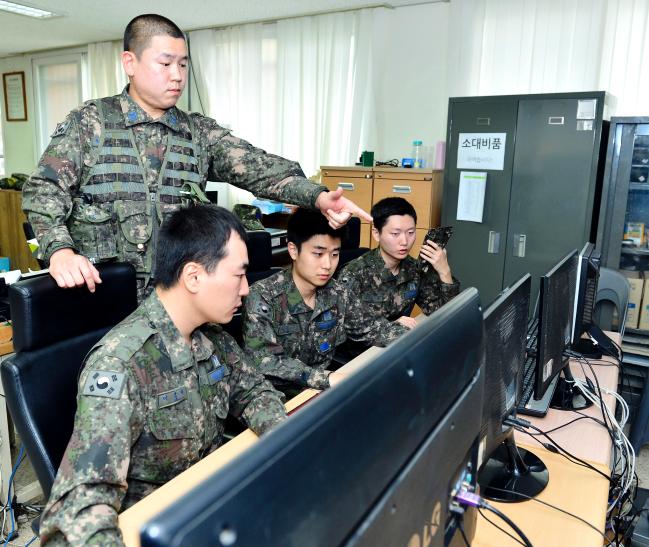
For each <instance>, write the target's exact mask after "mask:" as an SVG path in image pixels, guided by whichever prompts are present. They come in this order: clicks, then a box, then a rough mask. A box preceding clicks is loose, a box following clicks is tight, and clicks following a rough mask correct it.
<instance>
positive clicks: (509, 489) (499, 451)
mask: <svg viewBox="0 0 649 547" xmlns="http://www.w3.org/2000/svg"><path fill="white" fill-rule="evenodd" d="M548 478H549V473H548V468H547V467H546V466H545V464H544V463H543V461H542V460H541V459H540V458H539V457H538V456H536V455H535V454H533V453H532V452H530V451H529V450H525V449H524V448H518V447H517V446H516V442H515V441H514V433H513V431H512V432H511V434H510V435H509V437H507V438H506V439H505V440H504V441H503V442H502V443H500V444H499V445H498V448H496V450H494V452H493V453H492V454H491V456H490V457H489V459H488V460H487V461H486V462H485V463H484V464H483V465H482V467H481V468H480V471H479V473H478V484H479V485H480V495H481V496H482V497H483V498H486V499H489V500H493V501H502V502H506V503H513V502H518V501H525V500H527V499H529V498H533V497H535V496H537V495H538V494H539V493H541V492H542V491H543V489H544V488H545V487H546V486H547V484H548ZM503 490H505V491H503Z"/></svg>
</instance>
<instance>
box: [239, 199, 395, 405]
mask: <svg viewBox="0 0 649 547" xmlns="http://www.w3.org/2000/svg"><path fill="white" fill-rule="evenodd" d="M287 232H288V234H287V237H288V252H289V254H290V256H291V259H292V261H293V265H292V267H291V268H289V269H287V270H283V271H281V272H279V273H277V274H275V275H273V276H271V277H268V278H266V279H264V280H262V281H258V282H257V283H255V284H254V285H253V286H252V287H251V288H250V295H249V296H248V297H247V298H246V301H245V305H244V319H243V321H244V326H243V335H244V342H245V349H246V352H247V353H248V355H249V356H250V358H251V360H252V361H253V362H254V363H255V364H256V365H257V366H258V368H259V370H260V371H261V372H262V373H263V374H265V375H266V378H268V379H269V380H271V381H272V382H273V385H275V387H276V388H277V389H280V390H282V391H284V393H286V394H287V395H293V394H294V392H295V390H296V389H297V390H301V389H303V388H305V387H312V388H315V389H325V388H327V387H329V386H330V385H331V383H332V382H334V383H335V382H336V381H337V380H338V373H334V374H333V375H332V376H330V371H329V370H327V369H328V368H330V367H329V366H330V364H331V361H332V359H333V355H334V352H335V350H336V347H337V346H338V345H340V344H342V343H343V342H344V341H345V340H346V339H347V337H349V338H351V339H352V340H357V341H362V342H367V343H370V344H374V345H376V346H386V345H388V344H389V343H390V342H392V341H393V340H395V339H396V338H397V337H399V336H400V335H401V334H403V333H404V332H406V331H407V330H408V329H407V328H406V327H404V326H403V325H400V324H399V323H390V322H389V321H387V320H386V319H383V318H381V317H377V316H375V315H374V314H373V313H372V312H369V313H368V311H367V310H365V309H363V306H362V304H361V301H360V300H359V298H358V293H357V292H356V291H355V290H354V288H353V287H345V286H343V285H342V284H341V283H340V282H338V281H336V280H335V279H332V276H333V274H334V272H335V271H336V266H337V265H338V259H339V256H338V255H339V252H340V243H341V239H342V234H341V233H340V231H339V230H334V229H333V228H332V227H331V226H329V225H328V224H327V221H326V220H325V218H324V217H323V216H322V215H319V214H318V213H315V212H311V211H306V210H304V209H298V210H297V211H296V212H295V213H294V214H293V215H292V216H291V218H290V219H289V222H288V230H287Z"/></svg>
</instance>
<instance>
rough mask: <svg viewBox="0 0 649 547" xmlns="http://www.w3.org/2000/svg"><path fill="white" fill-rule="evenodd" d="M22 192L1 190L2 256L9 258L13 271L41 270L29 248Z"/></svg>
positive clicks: (0, 251)
mask: <svg viewBox="0 0 649 547" xmlns="http://www.w3.org/2000/svg"><path fill="white" fill-rule="evenodd" d="M21 203H22V192H18V191H16V190H0V256H8V257H9V261H10V267H11V269H12V270H20V271H21V272H27V271H29V268H31V269H32V270H39V269H40V266H39V265H38V262H36V259H35V258H34V257H33V256H32V254H31V252H30V251H29V247H28V246H27V240H26V239H25V232H23V222H25V221H26V220H27V219H26V218H25V215H24V213H23V212H22V209H21Z"/></svg>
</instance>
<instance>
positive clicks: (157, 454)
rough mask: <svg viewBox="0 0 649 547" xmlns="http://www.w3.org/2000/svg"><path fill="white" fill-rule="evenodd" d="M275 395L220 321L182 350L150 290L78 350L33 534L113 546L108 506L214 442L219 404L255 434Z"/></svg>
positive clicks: (116, 540) (123, 502)
mask: <svg viewBox="0 0 649 547" xmlns="http://www.w3.org/2000/svg"><path fill="white" fill-rule="evenodd" d="M282 397H283V396H282V395H281V394H280V393H279V392H277V391H275V390H274V389H273V388H272V386H271V385H270V383H268V382H267V381H265V380H264V379H263V377H262V376H261V375H259V374H258V373H257V372H256V371H255V370H254V369H253V368H252V367H250V366H249V365H248V364H247V362H246V359H245V357H244V355H243V352H242V351H241V349H240V348H239V347H238V346H237V344H236V343H235V342H234V340H233V339H232V338H231V337H230V336H229V335H228V334H226V333H225V332H223V330H222V329H221V328H220V327H218V326H214V325H212V326H210V327H207V326H205V327H202V328H200V329H197V330H196V331H194V333H193V334H192V347H191V349H190V348H189V346H188V345H187V343H186V342H185V341H184V339H183V338H182V336H181V334H180V332H179V331H178V330H177V328H176V327H175V325H174V324H173V322H172V321H171V319H170V318H169V316H168V315H167V312H166V311H165V309H164V307H163V306H162V304H161V302H160V300H159V299H158V296H157V294H156V293H155V291H154V292H153V293H152V294H151V295H150V296H149V297H148V298H147V299H146V300H145V301H144V302H143V303H142V304H141V305H140V307H139V308H138V309H137V310H136V311H135V312H133V313H132V314H131V315H130V316H129V317H127V318H126V319H125V320H124V321H122V323H120V324H119V325H118V326H116V327H115V328H114V329H113V330H112V331H111V332H110V333H108V334H107V335H106V336H105V337H104V338H103V339H102V340H101V341H100V342H99V343H98V344H97V345H96V346H95V347H94V348H93V349H92V350H91V352H90V353H89V354H88V357H87V358H86V364H85V367H84V369H83V371H82V373H81V376H80V379H79V394H78V397H77V413H76V417H75V423H74V432H73V434H72V437H71V439H70V442H69V443H68V447H67V449H66V451H65V455H64V456H63V460H62V462H61V465H60V467H59V472H58V474H57V476H56V480H55V482H54V486H53V488H52V493H51V495H50V499H49V501H48V503H47V505H46V507H45V510H44V512H43V519H42V521H41V527H40V532H41V539H42V540H43V541H51V542H52V544H54V545H59V544H65V542H66V541H67V542H70V543H73V544H85V543H86V542H91V543H92V544H93V545H94V544H102V545H115V544H120V543H121V534H120V531H119V529H118V528H117V512H118V511H120V510H122V509H125V508H128V507H130V506H131V505H132V504H133V503H135V502H137V501H139V500H140V499H141V498H142V497H144V496H145V495H147V494H150V493H151V492H153V491H154V490H155V489H156V488H158V487H159V486H160V485H162V484H164V483H165V482H167V481H168V480H170V479H172V478H174V477H175V476H176V475H178V474H179V473H181V472H182V471H184V470H185V469H187V468H189V467H190V466H191V465H193V464H195V463H196V462H197V461H199V460H200V459H201V458H203V457H204V456H205V455H206V454H208V453H209V452H211V451H212V450H214V449H216V448H217V447H218V446H219V445H220V444H222V442H223V441H222V433H223V421H224V420H225V417H226V416H227V414H228V412H230V413H231V414H233V415H235V416H238V417H241V418H242V419H243V420H245V422H247V424H248V425H249V426H250V427H251V428H252V429H253V431H255V432H256V433H258V434H261V433H264V432H265V431H267V430H268V429H270V428H271V427H272V426H274V425H276V424H277V423H278V422H280V421H281V420H283V419H284V418H285V416H286V413H285V411H284V406H283V404H282V401H281V398H282Z"/></svg>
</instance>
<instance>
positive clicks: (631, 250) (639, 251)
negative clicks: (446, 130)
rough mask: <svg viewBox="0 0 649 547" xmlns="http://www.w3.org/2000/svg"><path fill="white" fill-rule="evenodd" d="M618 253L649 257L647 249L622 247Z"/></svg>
mask: <svg viewBox="0 0 649 547" xmlns="http://www.w3.org/2000/svg"><path fill="white" fill-rule="evenodd" d="M620 252H621V253H622V254H623V255H636V256H649V248H647V247H622V249H621V250H620ZM647 334H649V333H647Z"/></svg>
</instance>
